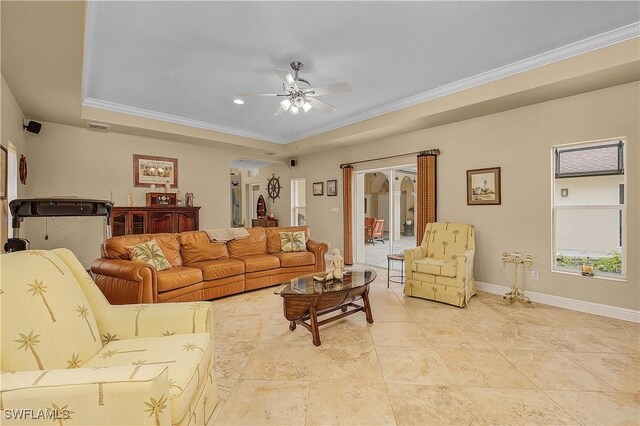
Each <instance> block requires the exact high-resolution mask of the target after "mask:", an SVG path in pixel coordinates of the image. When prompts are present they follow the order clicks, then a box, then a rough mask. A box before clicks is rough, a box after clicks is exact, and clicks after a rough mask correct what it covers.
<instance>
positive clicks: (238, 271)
mask: <svg viewBox="0 0 640 426" xmlns="http://www.w3.org/2000/svg"><path fill="white" fill-rule="evenodd" d="M188 266H189V267H191V268H198V269H200V270H201V271H202V277H203V278H204V280H205V281H209V280H217V279H219V278H226V277H233V276H234V275H242V274H244V262H243V261H242V260H238V259H218V260H205V261H203V262H195V263H190V264H189V265H188Z"/></svg>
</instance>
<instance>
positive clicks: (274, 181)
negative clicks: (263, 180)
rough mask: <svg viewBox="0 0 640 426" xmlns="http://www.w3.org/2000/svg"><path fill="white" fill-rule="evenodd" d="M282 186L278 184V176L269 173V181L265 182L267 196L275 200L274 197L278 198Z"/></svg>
mask: <svg viewBox="0 0 640 426" xmlns="http://www.w3.org/2000/svg"><path fill="white" fill-rule="evenodd" d="M281 189H282V186H280V176H278V177H276V175H275V174H273V173H272V174H271V177H270V178H269V182H268V183H267V192H268V196H269V198H271V199H272V200H273V201H276V198H280V190H281Z"/></svg>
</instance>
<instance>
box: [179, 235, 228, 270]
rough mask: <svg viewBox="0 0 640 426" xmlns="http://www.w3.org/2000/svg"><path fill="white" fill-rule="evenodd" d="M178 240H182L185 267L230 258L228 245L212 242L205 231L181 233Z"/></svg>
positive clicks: (181, 248) (181, 247) (181, 250)
mask: <svg viewBox="0 0 640 426" xmlns="http://www.w3.org/2000/svg"><path fill="white" fill-rule="evenodd" d="M178 239H179V240H180V252H181V254H182V261H183V263H184V264H185V265H186V264H191V263H195V262H202V261H205V260H216V259H226V258H228V257H229V251H228V250H227V245H226V244H225V243H220V242H215V243H214V242H212V241H211V239H209V236H208V235H207V233H206V232H204V231H191V232H181V233H180V234H178Z"/></svg>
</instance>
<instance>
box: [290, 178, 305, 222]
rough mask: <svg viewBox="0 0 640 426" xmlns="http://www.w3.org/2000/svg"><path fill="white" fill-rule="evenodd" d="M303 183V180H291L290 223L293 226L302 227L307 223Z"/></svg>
mask: <svg viewBox="0 0 640 426" xmlns="http://www.w3.org/2000/svg"><path fill="white" fill-rule="evenodd" d="M305 182H306V181H305V180H304V179H291V223H292V225H293V226H302V225H305V224H306V223H307V220H306V216H305V215H306V213H305Z"/></svg>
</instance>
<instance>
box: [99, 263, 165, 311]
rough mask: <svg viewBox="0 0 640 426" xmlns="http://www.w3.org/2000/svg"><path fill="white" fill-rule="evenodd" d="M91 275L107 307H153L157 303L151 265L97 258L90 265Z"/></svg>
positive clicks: (154, 278) (153, 270)
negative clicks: (133, 305) (136, 305)
mask: <svg viewBox="0 0 640 426" xmlns="http://www.w3.org/2000/svg"><path fill="white" fill-rule="evenodd" d="M91 272H93V273H94V274H95V275H96V279H95V282H96V284H97V285H98V287H100V290H102V292H103V293H104V295H105V296H106V297H107V300H109V303H111V304H118V305H121V304H125V303H154V302H156V301H157V299H158V278H157V273H156V270H155V268H154V267H153V266H151V265H148V264H146V263H141V262H134V261H131V260H122V259H108V258H106V257H101V258H99V259H96V260H94V261H93V263H92V264H91Z"/></svg>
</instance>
